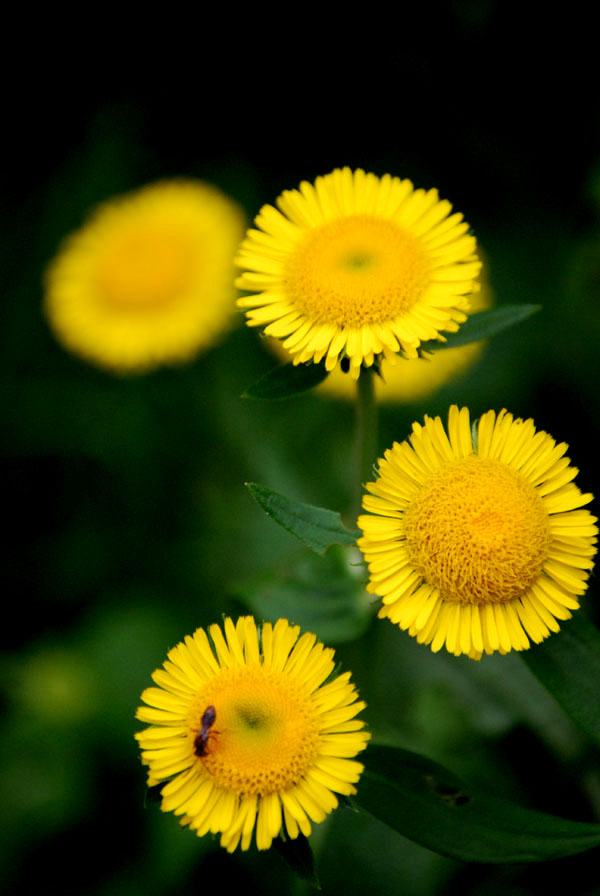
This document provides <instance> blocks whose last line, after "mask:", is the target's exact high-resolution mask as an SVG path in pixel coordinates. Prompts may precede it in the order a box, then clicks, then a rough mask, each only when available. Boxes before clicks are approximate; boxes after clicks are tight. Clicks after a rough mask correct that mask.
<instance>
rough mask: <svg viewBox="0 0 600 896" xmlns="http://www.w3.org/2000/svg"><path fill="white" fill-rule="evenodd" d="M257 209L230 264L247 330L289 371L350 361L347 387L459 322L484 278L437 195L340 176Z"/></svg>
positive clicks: (399, 183) (470, 243) (391, 182)
mask: <svg viewBox="0 0 600 896" xmlns="http://www.w3.org/2000/svg"><path fill="white" fill-rule="evenodd" d="M277 205H278V206H279V209H280V211H278V210H277V209H275V208H273V206H270V205H265V206H264V207H263V208H262V209H261V211H260V214H259V215H258V216H257V218H256V222H255V223H256V227H257V228H258V229H251V230H249V231H248V234H247V237H246V239H245V240H244V242H243V243H242V246H241V249H240V252H239V254H238V256H237V259H236V263H237V264H238V266H239V267H240V268H242V270H243V271H244V273H243V274H242V275H241V276H240V277H239V278H238V280H237V285H238V286H239V287H240V289H244V290H248V291H249V292H251V293H252V295H249V296H246V297H245V298H242V299H240V300H239V301H238V305H239V306H240V308H244V309H245V310H246V314H247V318H248V324H249V325H250V326H262V327H264V328H265V330H264V332H265V333H266V334H267V335H268V336H274V337H276V338H278V339H281V340H283V346H284V348H285V349H286V350H287V351H288V352H290V354H292V356H293V361H294V364H302V363H304V362H306V361H314V362H315V363H318V362H320V361H322V360H323V359H325V367H326V368H327V370H333V368H334V367H335V366H336V365H337V364H338V362H339V361H340V360H341V359H343V358H346V359H347V361H348V365H349V370H350V375H351V377H352V378H354V379H357V378H358V375H359V372H360V368H361V366H362V365H363V364H364V365H365V366H367V367H369V366H371V365H372V364H373V363H374V362H375V361H379V360H381V359H382V358H386V359H388V360H389V361H390V362H391V363H393V362H395V361H396V360H397V357H396V355H397V354H398V353H401V354H403V355H404V356H405V357H407V358H417V356H418V352H417V349H418V347H419V345H420V343H421V342H424V341H427V340H430V339H442V340H443V338H444V335H443V334H444V332H455V331H456V330H458V328H459V325H460V324H461V323H462V322H464V320H465V319H466V313H465V312H466V311H468V310H469V307H470V305H469V296H470V295H471V293H473V292H474V291H475V290H476V289H478V284H477V276H478V274H479V269H480V267H481V264H480V261H479V259H478V257H477V253H476V243H475V238H474V237H473V236H470V235H469V234H468V229H469V228H468V224H466V222H464V221H463V219H462V215H461V214H450V212H451V210H452V206H451V205H450V203H449V202H447V201H446V200H440V199H439V196H438V192H437V190H428V191H425V190H415V189H414V188H413V185H412V183H411V182H410V181H409V180H400V179H399V178H397V177H391V176H390V175H389V174H386V175H384V177H382V178H378V177H376V176H375V175H374V174H366V173H365V172H364V171H362V170H361V169H358V170H356V171H351V170H350V169H349V168H338V169H336V170H335V171H333V172H332V173H331V174H328V175H326V176H325V177H318V178H317V179H316V181H315V183H314V185H312V184H309V183H307V182H306V181H304V182H303V183H301V184H300V188H299V190H286V191H285V192H284V193H282V194H281V196H279V198H278V199H277Z"/></svg>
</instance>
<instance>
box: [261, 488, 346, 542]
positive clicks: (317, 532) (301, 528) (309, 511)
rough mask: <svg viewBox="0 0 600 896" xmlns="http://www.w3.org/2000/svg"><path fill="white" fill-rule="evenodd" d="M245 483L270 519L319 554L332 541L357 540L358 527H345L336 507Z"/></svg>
mask: <svg viewBox="0 0 600 896" xmlns="http://www.w3.org/2000/svg"><path fill="white" fill-rule="evenodd" d="M246 486H247V488H248V491H249V492H250V494H251V495H252V497H253V498H254V499H255V500H256V501H257V502H258V503H259V504H260V506H261V507H262V509H263V510H264V511H265V513H267V514H268V515H269V516H270V517H271V519H274V520H275V522H276V523H279V525H280V526H283V528H284V529H286V530H287V531H288V532H291V534H292V535H295V536H296V538H299V539H300V541H302V542H304V544H305V545H307V546H308V547H309V548H312V550H313V551H316V553H317V554H321V555H322V554H324V553H325V551H326V550H327V548H328V547H330V546H331V545H332V544H346V545H351V544H354V543H355V542H356V539H357V538H358V537H359V535H360V532H359V531H358V530H355V531H352V532H351V531H350V530H349V529H346V527H345V526H344V524H343V523H342V520H341V518H340V515H339V513H336V512H335V511H334V510H327V509H326V508H325V507H313V505H312V504H301V503H300V502H299V501H292V500H291V499H290V498H286V497H285V495H280V494H279V493H278V492H274V491H271V489H270V488H267V487H266V486H264V485H258V484H257V483H255V482H247V483H246Z"/></svg>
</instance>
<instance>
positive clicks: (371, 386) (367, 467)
mask: <svg viewBox="0 0 600 896" xmlns="http://www.w3.org/2000/svg"><path fill="white" fill-rule="evenodd" d="M357 385H358V391H357V414H356V431H357V443H358V475H359V482H358V489H359V496H358V502H357V503H358V508H359V510H360V506H361V501H362V487H363V485H364V484H365V482H369V481H370V480H371V479H372V478H373V464H374V463H375V461H376V460H377V401H376V399H375V373H374V371H373V368H372V367H362V368H361V371H360V376H359V377H358V384H357Z"/></svg>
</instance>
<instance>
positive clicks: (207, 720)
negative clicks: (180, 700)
mask: <svg viewBox="0 0 600 896" xmlns="http://www.w3.org/2000/svg"><path fill="white" fill-rule="evenodd" d="M216 718H217V711H216V709H215V708H214V706H207V707H206V709H205V710H204V713H203V715H202V722H201V727H200V731H199V732H198V734H197V735H196V737H195V740H194V753H195V754H196V756H206V754H207V753H208V749H207V748H208V738H209V736H210V733H211V732H210V729H211V728H212V726H213V725H214V723H215V719H216Z"/></svg>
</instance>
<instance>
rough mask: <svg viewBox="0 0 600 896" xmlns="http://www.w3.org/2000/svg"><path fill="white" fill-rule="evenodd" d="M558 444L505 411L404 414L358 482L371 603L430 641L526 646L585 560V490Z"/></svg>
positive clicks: (560, 607) (538, 635) (574, 593)
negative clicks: (406, 431) (390, 442)
mask: <svg viewBox="0 0 600 896" xmlns="http://www.w3.org/2000/svg"><path fill="white" fill-rule="evenodd" d="M566 450H567V445H566V444H564V443H561V444H556V442H555V441H554V439H552V438H551V437H550V436H549V435H548V434H547V433H545V432H542V431H539V432H536V430H535V426H534V424H533V420H525V421H523V420H520V419H514V418H513V415H512V414H509V413H507V411H505V410H503V411H501V412H500V413H499V414H496V413H495V412H494V411H488V412H487V413H485V414H484V415H483V416H482V417H481V418H480V420H479V421H478V423H477V424H476V425H474V427H473V432H472V430H471V427H470V421H469V411H468V409H467V408H462V409H461V410H460V411H459V409H458V408H457V407H456V406H453V407H452V408H450V413H449V415H448V433H447V434H446V431H445V430H444V427H443V424H442V421H441V420H440V418H439V417H436V418H434V419H432V418H430V417H425V424H424V425H423V426H421V425H420V424H418V423H414V424H413V430H412V434H411V437H410V441H407V442H403V443H402V444H398V443H395V444H394V446H393V448H391V449H390V450H388V451H387V452H386V453H385V457H384V459H382V460H380V461H379V470H378V473H379V477H378V479H377V480H376V481H375V482H370V483H368V484H367V490H368V492H369V494H368V495H365V497H364V499H363V507H364V509H365V510H366V511H368V514H366V515H362V516H360V517H359V520H358V525H359V526H360V528H361V529H362V530H363V533H364V534H363V537H362V538H360V539H359V541H358V545H359V547H360V549H361V550H362V552H363V554H364V555H365V558H366V560H367V562H368V564H369V573H370V581H369V585H368V590H369V591H370V592H371V593H374V594H378V595H379V596H380V597H382V598H383V606H382V608H381V610H380V612H379V615H380V616H381V617H386V616H387V617H388V618H389V619H390V620H391V621H392V622H395V623H397V624H398V625H399V626H400V628H402V629H404V630H408V632H409V634H410V635H412V636H413V637H416V639H417V641H419V643H421V644H431V649H432V650H434V651H437V650H440V649H441V647H442V646H444V645H445V646H446V649H447V650H448V651H449V652H450V653H453V654H455V655H456V656H458V655H460V654H463V653H464V654H466V655H467V656H469V657H471V658H472V659H480V658H481V656H482V653H483V652H484V651H485V653H488V654H489V653H493V652H494V651H496V650H497V651H499V652H500V653H508V651H510V650H513V649H514V650H526V649H527V648H528V647H529V646H530V639H531V640H532V641H535V642H536V643H537V642H540V641H542V640H543V639H544V638H546V637H547V636H548V635H549V634H550V632H553V631H554V632H555V631H558V629H559V623H558V621H557V620H562V619H569V618H570V616H571V610H575V609H577V608H578V607H579V602H578V598H579V596H580V595H581V594H583V592H584V591H585V590H586V587H587V578H588V575H589V570H590V569H591V568H592V567H593V565H594V564H593V557H594V554H595V553H596V547H595V542H596V535H597V532H598V529H597V526H596V525H595V523H596V522H597V520H596V517H594V516H592V515H591V514H590V513H589V511H587V510H585V509H583V508H584V505H585V504H587V503H588V502H589V501H591V500H592V495H590V494H582V493H581V492H580V491H579V489H578V488H577V487H576V486H575V485H574V484H573V481H572V480H573V479H574V478H575V476H576V475H577V473H578V470H577V469H576V468H575V467H572V466H570V461H569V458H568V457H565V452H566Z"/></svg>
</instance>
